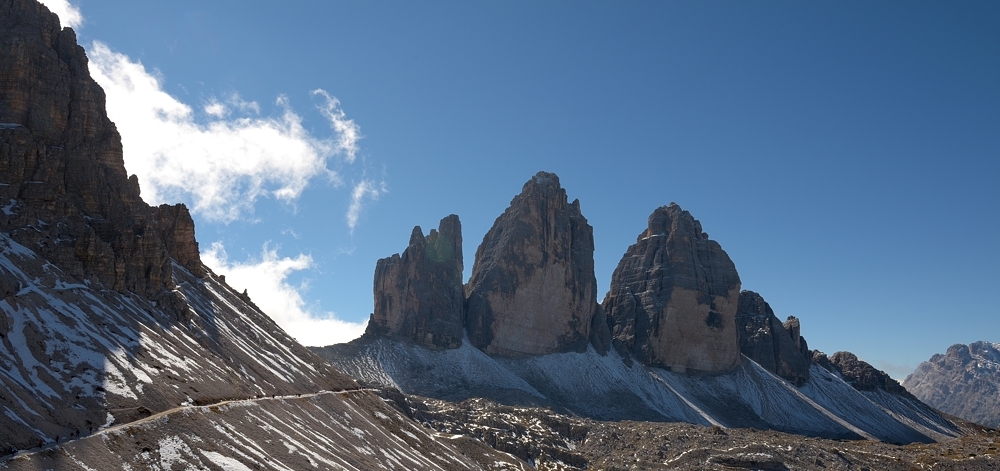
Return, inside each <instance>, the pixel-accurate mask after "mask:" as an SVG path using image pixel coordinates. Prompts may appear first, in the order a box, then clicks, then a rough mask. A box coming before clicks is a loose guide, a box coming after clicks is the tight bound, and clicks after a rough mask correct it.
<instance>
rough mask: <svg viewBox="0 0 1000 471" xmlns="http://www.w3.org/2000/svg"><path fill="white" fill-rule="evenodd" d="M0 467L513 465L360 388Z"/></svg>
mask: <svg viewBox="0 0 1000 471" xmlns="http://www.w3.org/2000/svg"><path fill="white" fill-rule="evenodd" d="M0 468H4V469H11V470H21V469H25V470H28V469H60V470H68V471H76V470H79V471H87V470H95V469H127V470H135V471H137V470H172V469H223V470H227V471H244V470H251V469H253V470H281V471H295V470H303V469H328V470H359V471H366V470H376V469H393V470H457V469H478V470H512V471H513V470H517V471H522V470H523V471H527V469H528V466H527V464H526V463H524V462H522V461H520V460H518V459H516V458H513V457H511V456H509V455H506V454H504V453H500V452H497V451H495V450H493V449H492V448H489V447H487V446H486V445H484V444H482V443H480V442H477V441H474V440H471V439H469V438H465V437H461V438H453V437H444V436H438V435H437V434H435V433H434V432H432V431H431V430H428V429H426V428H424V427H421V426H419V425H417V424H416V423H415V422H413V421H411V420H409V419H407V418H406V417H404V416H402V415H400V414H399V413H398V412H397V411H396V410H395V409H392V408H391V407H389V406H387V405H386V404H385V403H384V402H383V401H382V400H381V399H380V398H378V397H377V396H375V395H374V394H372V393H371V392H367V391H352V392H344V393H340V394H332V393H323V394H315V395H309V396H308V397H305V396H304V397H302V398H298V397H290V398H289V397H286V398H278V399H273V400H272V399H263V400H243V401H236V402H233V403H229V404H225V405H221V406H207V407H191V408H187V409H184V410H182V411H180V412H175V413H170V414H165V415H162V416H154V417H152V418H150V419H145V420H141V421H137V422H134V423H131V424H128V425H125V426H122V427H117V428H115V429H112V430H109V431H107V432H104V433H98V434H94V435H91V436H88V437H85V438H83V439H80V440H75V441H72V442H69V443H66V444H63V445H60V446H57V447H50V448H48V449H46V450H44V451H42V452H25V453H20V454H19V455H18V456H16V457H14V458H12V459H10V460H8V461H7V462H6V463H3V464H0Z"/></svg>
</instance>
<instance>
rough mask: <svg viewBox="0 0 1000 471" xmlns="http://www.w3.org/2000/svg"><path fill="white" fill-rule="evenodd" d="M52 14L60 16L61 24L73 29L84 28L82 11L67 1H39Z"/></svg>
mask: <svg viewBox="0 0 1000 471" xmlns="http://www.w3.org/2000/svg"><path fill="white" fill-rule="evenodd" d="M39 3H41V4H42V5H45V6H46V7H47V8H48V9H49V10H50V11H51V12H52V13H55V14H56V15H59V23H60V24H61V25H62V26H64V27H66V26H69V27H70V28H73V29H80V27H81V26H83V15H82V14H80V9H79V8H77V7H75V6H73V5H71V4H70V3H69V1H67V0H39Z"/></svg>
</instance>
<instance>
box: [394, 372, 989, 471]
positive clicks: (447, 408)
mask: <svg viewBox="0 0 1000 471" xmlns="http://www.w3.org/2000/svg"><path fill="white" fill-rule="evenodd" d="M381 394H382V395H383V397H385V398H387V399H388V400H390V401H391V402H392V404H393V405H394V406H395V407H397V408H398V409H399V410H401V411H403V412H404V413H406V414H407V415H408V416H410V417H413V418H414V419H416V420H417V421H419V422H421V423H422V424H424V425H425V426H427V427H430V428H432V429H434V430H437V431H439V432H441V433H444V434H454V435H464V436H467V437H472V438H476V439H478V440H481V441H483V442H485V443H487V444H489V445H491V446H493V447H495V448H496V449H497V450H500V451H504V452H506V453H509V454H511V455H513V456H516V457H519V458H521V459H523V460H525V461H527V462H529V463H531V464H532V465H533V466H535V467H536V469H539V470H583V469H587V470H660V469H662V470H667V469H669V470H734V469H757V470H775V471H777V470H816V471H820V470H824V471H828V470H845V471H846V470H852V471H864V470H870V471H895V470H900V471H911V470H916V469H936V470H968V471H975V470H996V469H1000V455H998V453H1000V451H998V447H1000V431H998V430H995V429H989V428H985V427H981V426H978V425H974V424H970V423H962V428H963V432H964V435H962V436H961V437H959V438H955V439H952V440H947V441H944V442H940V443H930V444H917V443H914V444H909V445H893V444H889V443H885V442H879V441H874V440H829V439H822V438H813V437H803V436H800V435H792V434H787V433H781V432H775V431H765V430H755V429H746V428H736V429H724V428H721V427H717V426H703V425H693V424H686V423H662V422H637V421H619V422H602V421H595V420H591V419H586V418H580V417H572V416H567V415H562V414H558V413H555V412H552V411H550V410H548V409H541V408H530V407H511V406H504V405H501V404H498V403H496V402H493V401H489V400H485V399H470V400H466V401H462V402H459V403H455V402H448V401H442V400H437V399H428V398H421V397H415V396H410V397H405V396H403V395H402V394H400V393H398V391H391V390H384V391H382V392H381Z"/></svg>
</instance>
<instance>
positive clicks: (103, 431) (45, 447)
mask: <svg viewBox="0 0 1000 471" xmlns="http://www.w3.org/2000/svg"><path fill="white" fill-rule="evenodd" d="M374 391H377V390H376V389H372V388H359V389H344V390H341V391H319V392H314V393H306V394H289V395H286V396H264V397H251V398H246V399H227V400H225V401H219V402H216V403H213V404H205V405H200V406H196V405H194V404H187V405H182V406H178V407H174V408H173V409H167V410H165V411H162V412H157V413H156V414H153V415H151V416H149V417H144V418H141V419H139V420H133V421H131V422H126V423H124V424H119V425H113V426H111V427H105V428H100V429H97V430H95V431H94V432H93V433H91V434H89V435H85V436H82V437H79V438H74V439H71V440H65V439H64V440H62V441H58V442H53V443H45V444H43V445H42V446H40V447H35V448H30V449H27V450H18V451H17V452H16V453H13V454H8V455H4V456H0V463H3V462H6V461H8V460H10V459H12V458H16V457H19V456H26V455H31V454H34V453H38V452H41V451H45V450H49V449H52V448H58V447H60V446H62V445H66V444H69V443H73V442H75V441H78V440H83V439H87V438H90V437H95V436H98V435H104V434H108V433H111V432H116V431H118V430H121V429H124V428H128V427H134V426H137V425H142V424H145V423H148V422H152V421H154V420H158V419H161V418H163V417H166V416H168V415H171V414H176V413H178V412H183V411H187V410H196V409H202V410H204V409H208V408H210V407H219V406H224V405H226V404H236V403H240V402H261V401H279V400H286V399H307V398H310V397H316V396H321V395H325V394H337V395H343V394H350V393H357V392H374Z"/></svg>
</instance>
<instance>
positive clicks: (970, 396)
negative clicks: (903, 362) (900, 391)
mask: <svg viewBox="0 0 1000 471" xmlns="http://www.w3.org/2000/svg"><path fill="white" fill-rule="evenodd" d="M903 385H904V386H905V387H906V389H907V390H908V391H910V392H911V393H913V395H914V396H916V397H917V398H919V399H920V400H921V401H924V402H926V403H927V404H929V405H930V406H932V407H934V408H936V409H939V410H941V411H944V412H947V413H949V414H952V415H956V416H958V417H961V418H963V419H966V420H971V421H973V422H976V423H980V424H983V425H986V426H988V427H1000V401H998V400H997V398H998V397H1000V343H991V342H973V343H971V344H969V345H963V344H955V345H952V346H951V347H949V348H948V351H947V352H946V353H945V354H944V355H942V354H940V353H939V354H935V355H934V356H932V357H931V358H930V360H927V361H925V362H923V363H921V364H920V366H918V367H917V369H916V370H915V371H914V372H913V374H911V375H909V376H907V377H906V380H905V381H904V382H903Z"/></svg>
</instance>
